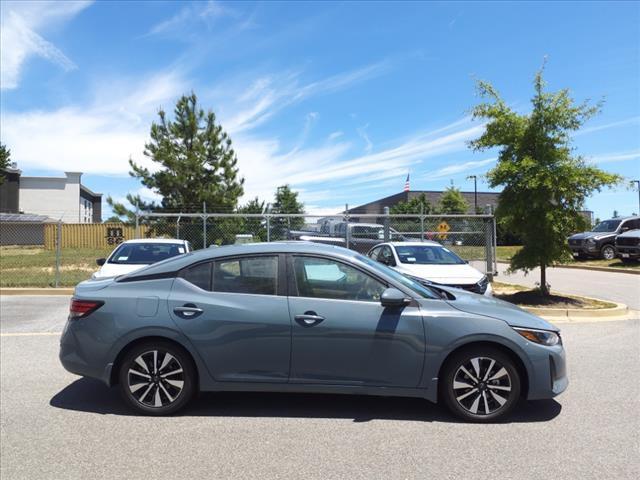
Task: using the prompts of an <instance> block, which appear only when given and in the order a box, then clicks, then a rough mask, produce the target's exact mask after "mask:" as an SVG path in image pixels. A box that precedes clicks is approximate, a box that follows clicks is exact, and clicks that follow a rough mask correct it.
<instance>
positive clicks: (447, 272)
mask: <svg viewBox="0 0 640 480" xmlns="http://www.w3.org/2000/svg"><path fill="white" fill-rule="evenodd" d="M367 255H368V256H369V257H371V258H372V259H373V260H376V261H378V262H380V263H384V264H385V265H388V266H389V267H391V268H393V269H394V270H397V271H399V272H401V273H404V274H405V275H408V276H410V277H413V278H414V279H416V280H426V281H427V282H431V283H435V284H440V285H443V286H448V287H455V288H463V289H464V290H467V291H469V292H474V293H479V294H481V295H492V293H493V292H492V289H491V284H490V283H489V280H488V279H487V276H486V275H484V274H483V273H482V272H480V271H478V270H476V269H475V268H473V267H472V266H471V265H469V264H468V263H467V262H466V261H464V260H462V259H461V258H460V257H459V256H458V255H456V254H455V253H454V252H452V251H451V250H449V249H448V248H447V247H444V246H442V245H440V244H439V243H438V242H432V241H425V242H389V243H381V244H379V245H376V246H375V247H373V248H372V249H371V250H370V251H369V253H368V254H367Z"/></svg>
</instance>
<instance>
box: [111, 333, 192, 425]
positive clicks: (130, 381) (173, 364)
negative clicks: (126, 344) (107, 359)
mask: <svg viewBox="0 0 640 480" xmlns="http://www.w3.org/2000/svg"><path fill="white" fill-rule="evenodd" d="M154 352H155V353H154ZM154 355H155V356H154ZM166 355H169V357H167V356H166ZM139 361H141V362H142V363H140V362H139ZM154 363H155V369H154V367H153V365H154ZM143 364H144V365H143ZM154 370H155V371H154ZM132 371H133V373H131V372H132ZM118 380H119V387H120V393H121V394H122V397H123V398H124V400H125V402H126V403H127V405H129V406H130V407H131V408H132V409H133V410H135V411H136V412H137V413H142V414H145V415H170V414H172V413H175V412H177V411H178V410H180V409H182V408H184V406H185V405H186V404H187V403H189V401H190V400H191V399H192V398H193V396H194V394H195V389H196V369H195V366H194V364H193V360H192V359H191V357H190V356H189V354H188V353H186V352H185V351H184V350H183V349H182V348H180V347H177V346H176V345H174V344H173V343H171V342H167V341H162V340H151V341H148V342H144V343H141V344H139V345H136V346H135V347H133V348H132V349H131V350H129V351H128V352H127V353H126V355H125V356H124V358H123V359H122V361H121V362H120V368H119V371H118ZM138 380H139V381H138Z"/></svg>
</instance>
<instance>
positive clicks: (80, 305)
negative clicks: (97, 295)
mask: <svg viewBox="0 0 640 480" xmlns="http://www.w3.org/2000/svg"><path fill="white" fill-rule="evenodd" d="M102 305H104V302H100V301H97V300H78V299H75V298H72V299H71V305H70V306H69V318H70V319H77V318H84V317H86V316H87V315H89V314H91V313H93V312H95V311H96V310H97V309H99V308H100V307H101V306H102Z"/></svg>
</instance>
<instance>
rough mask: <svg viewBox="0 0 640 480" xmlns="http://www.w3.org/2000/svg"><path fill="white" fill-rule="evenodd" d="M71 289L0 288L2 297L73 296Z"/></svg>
mask: <svg viewBox="0 0 640 480" xmlns="http://www.w3.org/2000/svg"><path fill="white" fill-rule="evenodd" d="M73 290H74V289H73V288H0V296H4V295H73Z"/></svg>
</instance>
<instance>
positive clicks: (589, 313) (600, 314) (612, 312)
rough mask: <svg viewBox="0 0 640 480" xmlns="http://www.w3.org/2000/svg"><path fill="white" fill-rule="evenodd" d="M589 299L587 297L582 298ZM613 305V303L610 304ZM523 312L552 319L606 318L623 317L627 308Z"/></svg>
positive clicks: (624, 306) (538, 309)
mask: <svg viewBox="0 0 640 480" xmlns="http://www.w3.org/2000/svg"><path fill="white" fill-rule="evenodd" d="M583 298H589V297H583ZM610 303H614V302H610ZM521 308H523V309H524V310H526V311H528V312H531V313H533V314H534V315H538V316H540V317H553V318H587V317H588V318H606V317H624V316H626V315H627V314H628V313H629V307H627V306H626V305H625V304H623V303H618V304H617V305H616V306H615V307H613V308H597V309H593V308H539V307H521Z"/></svg>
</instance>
